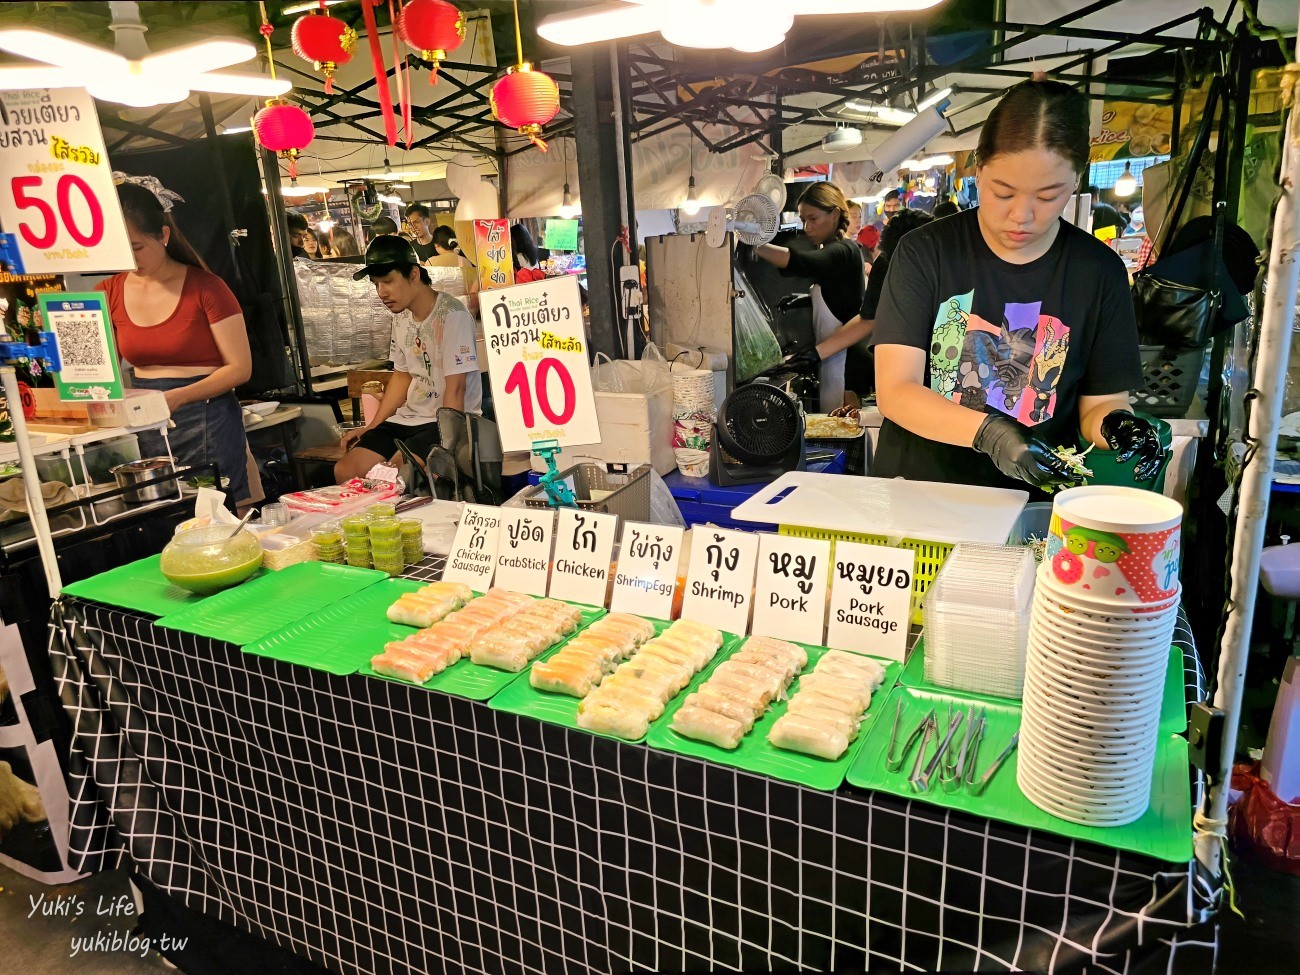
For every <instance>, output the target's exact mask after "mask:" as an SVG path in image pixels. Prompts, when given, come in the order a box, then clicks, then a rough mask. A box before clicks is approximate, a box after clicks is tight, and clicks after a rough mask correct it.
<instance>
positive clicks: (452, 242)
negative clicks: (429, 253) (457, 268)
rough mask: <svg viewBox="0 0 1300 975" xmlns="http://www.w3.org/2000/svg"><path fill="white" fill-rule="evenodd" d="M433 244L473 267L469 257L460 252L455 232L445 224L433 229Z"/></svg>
mask: <svg viewBox="0 0 1300 975" xmlns="http://www.w3.org/2000/svg"><path fill="white" fill-rule="evenodd" d="M433 242H434V244H436V245H437V246H438V248H439V249H440V250H444V251H448V252H449V253H452V254H455V255H456V256H457V257H459V258H461V259H462V260H464V262H465V263H466V264H468V265H469V266H470V267H473V266H474V262H473V261H471V260H470V259H469V255H468V254H466V253H465V252H464V251H463V250H461V247H460V241H458V240H457V239H456V231H454V230H452V229H451V228H450V227H448V226H447V225H446V224H441V225H439V226H437V227H434V228H433Z"/></svg>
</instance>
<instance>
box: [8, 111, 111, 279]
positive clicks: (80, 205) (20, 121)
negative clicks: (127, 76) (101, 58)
mask: <svg viewBox="0 0 1300 975" xmlns="http://www.w3.org/2000/svg"><path fill="white" fill-rule="evenodd" d="M0 150H3V151H0V224H3V229H4V231H5V237H6V238H8V240H7V243H8V244H9V245H11V246H8V247H7V248H6V250H7V251H8V253H9V254H10V255H12V254H13V253H14V252H15V250H16V252H17V255H18V257H19V258H20V259H21V262H22V267H17V266H13V267H11V268H10V270H11V271H13V272H14V273H19V274H55V273H59V274H62V273H65V272H72V271H76V272H81V271H126V270H131V269H133V268H134V267H135V258H134V257H133V256H132V254H131V242H130V241H129V240H128V239H127V236H126V223H125V221H123V219H122V208H121V206H120V205H119V204H118V202H117V189H116V187H114V185H113V167H112V166H111V165H110V163H109V161H108V151H107V150H106V149H105V148H104V135H103V133H102V132H100V129H99V116H98V115H97V114H95V102H94V99H92V98H91V97H90V95H88V94H87V93H86V89H84V88H53V89H47V88H31V89H27V90H24V91H0Z"/></svg>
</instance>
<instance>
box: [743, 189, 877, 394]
mask: <svg viewBox="0 0 1300 975" xmlns="http://www.w3.org/2000/svg"><path fill="white" fill-rule="evenodd" d="M799 219H800V220H801V221H802V222H803V232H804V236H805V237H806V238H807V239H808V242H809V243H810V244H812V245H813V246H812V249H804V250H792V249H790V248H787V247H778V246H776V245H775V244H762V245H760V246H758V247H756V248H754V253H755V254H756V255H757V256H758V257H760V258H762V259H763V260H765V261H767V262H768V263H769V264H775V265H776V266H777V267H779V268H781V269H782V271H783V272H784V273H786V274H791V275H798V276H799V277H803V278H812V280H813V281H814V284H813V288H812V308H813V331H814V333H815V335H816V338H817V341H818V342H822V341H824V340H825V339H827V338H829V337H830V336H831V334H832V333H834V332H835V331H837V330H838V329H839V328H840V326H841V325H843V324H844V323H845V322H847V321H848V320H849V319H850V318H852V317H853V316H854V315H856V314H857V313H858V309H859V307H861V305H862V294H863V292H864V291H865V290H866V279H865V277H864V275H863V273H862V251H861V250H859V249H858V245H857V244H856V243H855V242H853V241H850V240H846V239H845V238H844V234H845V232H846V231H847V230H848V229H849V204H848V201H847V200H845V199H844V194H843V193H841V192H840V191H839V188H838V187H836V186H835V184H833V183H813V184H812V185H811V186H810V187H808V189H806V190H804V193H803V195H802V196H801V197H799ZM800 358H802V359H805V360H807V361H809V362H816V363H819V364H820V365H819V367H818V379H819V381H820V383H821V407H822V412H825V413H828V412H830V411H831V410H833V409H838V408H839V407H841V406H843V405H844V351H843V349H841V350H840V351H838V352H836V353H835V354H834V355H832V356H827V357H826V358H825V359H823V358H822V357H821V356H820V355H818V354H817V351H816V349H815V348H814V349H810V350H808V352H806V353H804V354H803V355H802V356H800Z"/></svg>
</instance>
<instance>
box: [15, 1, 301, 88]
mask: <svg viewBox="0 0 1300 975" xmlns="http://www.w3.org/2000/svg"><path fill="white" fill-rule="evenodd" d="M112 8H113V23H112V25H111V27H110V29H111V30H112V31H113V35H114V47H115V50H113V51H109V50H106V49H105V48H102V47H98V46H96V45H93V44H84V43H82V42H81V41H78V40H74V39H73V38H71V37H65V36H64V35H62V34H54V33H50V32H49V31H43V30H32V29H28V28H14V29H9V30H0V50H4V51H7V52H9V53H10V54H17V55H19V56H20V57H26V58H30V59H31V60H32V61H36V62H42V63H41V64H25V65H11V66H6V67H4V68H0V89H5V90H15V89H26V88H34V87H43V88H85V89H86V90H87V91H89V92H90V94H91V95H92V96H93V97H95V98H98V99H100V100H102V101H111V102H117V103H120V104H123V105H130V106H132V107H141V108H143V107H148V106H152V105H166V104H170V103H173V102H179V101H183V100H184V99H186V98H188V97H189V95H190V92H191V91H204V92H215V93H217V94H234V95H251V96H257V97H271V96H274V95H281V94H284V92H286V91H288V90H289V88H290V87H291V86H290V85H289V84H288V83H287V82H284V81H277V80H275V79H273V78H264V77H262V76H260V75H245V74H238V73H234V74H232V73H228V72H222V71H220V70H219V69H221V68H226V67H229V66H230V65H234V64H239V63H241V62H243V61H247V60H249V59H250V58H252V57H253V56H254V55H255V54H256V53H257V49H256V48H255V47H254V46H253V45H252V44H250V43H249V42H248V41H244V40H240V39H238V38H212V39H209V40H205V41H198V42H196V43H193V44H184V45H182V46H180V47H175V48H171V49H170V50H167V51H161V52H159V53H157V54H151V53H150V52H149V47H148V45H147V44H146V42H145V38H144V34H145V31H146V30H147V29H148V28H146V27H145V25H144V24H143V23H141V22H140V17H139V11H138V9H137V5H136V4H134V3H115V4H112ZM47 66H49V67H47Z"/></svg>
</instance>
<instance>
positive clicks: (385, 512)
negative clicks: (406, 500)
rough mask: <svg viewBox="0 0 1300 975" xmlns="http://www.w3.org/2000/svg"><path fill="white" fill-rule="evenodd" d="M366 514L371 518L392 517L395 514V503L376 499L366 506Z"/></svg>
mask: <svg viewBox="0 0 1300 975" xmlns="http://www.w3.org/2000/svg"><path fill="white" fill-rule="evenodd" d="M366 514H368V515H369V516H370V517H371V518H372V519H379V518H394V517H396V516H397V505H395V504H393V503H392V502H391V501H376V502H375V503H374V504H371V505H367V506H366Z"/></svg>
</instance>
